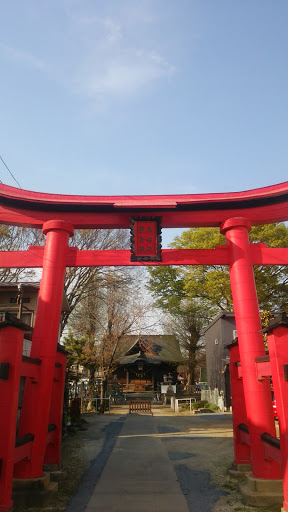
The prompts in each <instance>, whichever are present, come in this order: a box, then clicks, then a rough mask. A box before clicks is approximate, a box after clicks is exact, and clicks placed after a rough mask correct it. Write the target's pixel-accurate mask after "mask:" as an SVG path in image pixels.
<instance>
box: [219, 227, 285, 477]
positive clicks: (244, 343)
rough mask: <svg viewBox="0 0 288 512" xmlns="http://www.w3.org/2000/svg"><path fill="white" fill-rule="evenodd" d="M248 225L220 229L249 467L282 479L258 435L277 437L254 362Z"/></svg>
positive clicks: (256, 330) (258, 344) (256, 336)
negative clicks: (223, 238)
mask: <svg viewBox="0 0 288 512" xmlns="http://www.w3.org/2000/svg"><path fill="white" fill-rule="evenodd" d="M250 229H251V224H250V222H249V221H248V220H247V219H245V218H242V217H237V218H232V219H228V220H226V221H225V222H224V223H223V224H222V225H221V231H222V233H225V235H226V239H227V241H228V246H229V259H230V280H231V289H232V296H233V303H234V311H235V320H236V328H237V336H238V343H239V352H240V361H241V368H242V377H243V388H244V394H245V404H246V412H247V423H248V428H249V435H250V441H251V465H252V476H253V477H254V478H268V479H279V478H281V472H280V466H279V464H278V463H277V462H275V461H267V460H265V459H264V453H263V446H262V442H261V434H263V433H264V432H268V433H269V434H271V435H272V436H274V437H275V436H276V431H275V422H274V417H273V411H272V401H271V392H270V384H269V379H268V377H265V378H264V379H263V380H261V381H259V380H257V377H256V368H255V358H256V357H260V356H264V355H265V348H264V342H263V336H262V334H261V332H260V331H261V322H260V315H259V308H258V299H257V293H256V287H255V281H254V272H253V266H252V264H251V256H250V244H249V237H248V231H250Z"/></svg>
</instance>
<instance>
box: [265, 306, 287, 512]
mask: <svg viewBox="0 0 288 512" xmlns="http://www.w3.org/2000/svg"><path fill="white" fill-rule="evenodd" d="M265 332H268V348H269V356H270V364H271V373H272V382H273V388H274V395H275V400H276V407H277V416H278V420H279V430H280V452H281V464H282V473H283V493H284V502H283V508H284V510H288V316H287V313H283V314H282V315H280V316H279V317H277V318H275V320H272V321H271V322H270V325H269V327H267V329H265Z"/></svg>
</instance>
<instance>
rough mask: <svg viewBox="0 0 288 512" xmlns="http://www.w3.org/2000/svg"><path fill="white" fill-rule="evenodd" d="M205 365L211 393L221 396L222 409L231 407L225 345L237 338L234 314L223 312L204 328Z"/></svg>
mask: <svg viewBox="0 0 288 512" xmlns="http://www.w3.org/2000/svg"><path fill="white" fill-rule="evenodd" d="M204 334H205V345H206V365H207V385H208V389H210V390H211V391H214V390H217V391H216V392H217V393H219V394H220V395H221V396H223V401H224V407H225V409H229V407H230V405H231V396H230V395H231V392H230V371H229V350H228V349H227V348H226V347H227V345H229V344H230V343H232V341H233V340H234V339H235V338H237V331H236V324H235V317H234V313H232V312H229V311H225V312H223V313H220V315H218V316H217V317H216V318H214V320H213V321H212V322H211V323H210V324H209V325H208V327H206V329H205V331H204Z"/></svg>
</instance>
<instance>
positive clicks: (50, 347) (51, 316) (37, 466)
mask: <svg viewBox="0 0 288 512" xmlns="http://www.w3.org/2000/svg"><path fill="white" fill-rule="evenodd" d="M43 233H44V234H46V235H47V238H46V244H45V251H44V259H43V272H42V279H41V283H40V290H39V296H38V305H37V314H36V321H35V327H34V332H33V338H32V347H31V357H37V358H40V359H41V361H42V363H41V373H40V378H39V383H38V384H37V386H34V387H33V384H31V383H29V382H28V383H27V384H28V385H27V384H26V386H25V393H24V400H23V409H22V414H21V420H20V426H19V433H20V435H24V434H26V432H31V433H33V434H34V436H35V437H34V443H33V452H32V459H31V461H21V462H19V463H18V464H17V465H16V466H15V476H16V477H17V478H36V477H40V476H42V474H43V463H44V454H45V452H46V443H47V428H48V420H49V413H50V404H51V394H52V384H53V376H54V370H55V357H56V350H57V342H58V335H59V325H60V317H61V309H62V301H63V290H64V279H65V270H66V252H67V247H68V240H69V236H72V235H73V226H72V225H71V224H68V223H66V222H64V221H57V220H55V221H48V222H46V223H45V224H44V226H43ZM52 406H53V404H52Z"/></svg>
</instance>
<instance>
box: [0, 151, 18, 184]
mask: <svg viewBox="0 0 288 512" xmlns="http://www.w3.org/2000/svg"><path fill="white" fill-rule="evenodd" d="M0 160H1V161H2V162H3V164H4V165H5V167H6V169H7V171H9V172H10V174H11V176H12V178H13V180H14V181H15V182H16V183H17V185H18V187H19V188H22V187H21V185H20V183H19V182H18V181H17V180H16V178H15V176H14V175H13V173H12V172H11V171H10V169H9V167H8V165H6V164H5V162H4V160H3V158H2V156H1V155H0ZM1 183H2V181H1Z"/></svg>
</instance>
